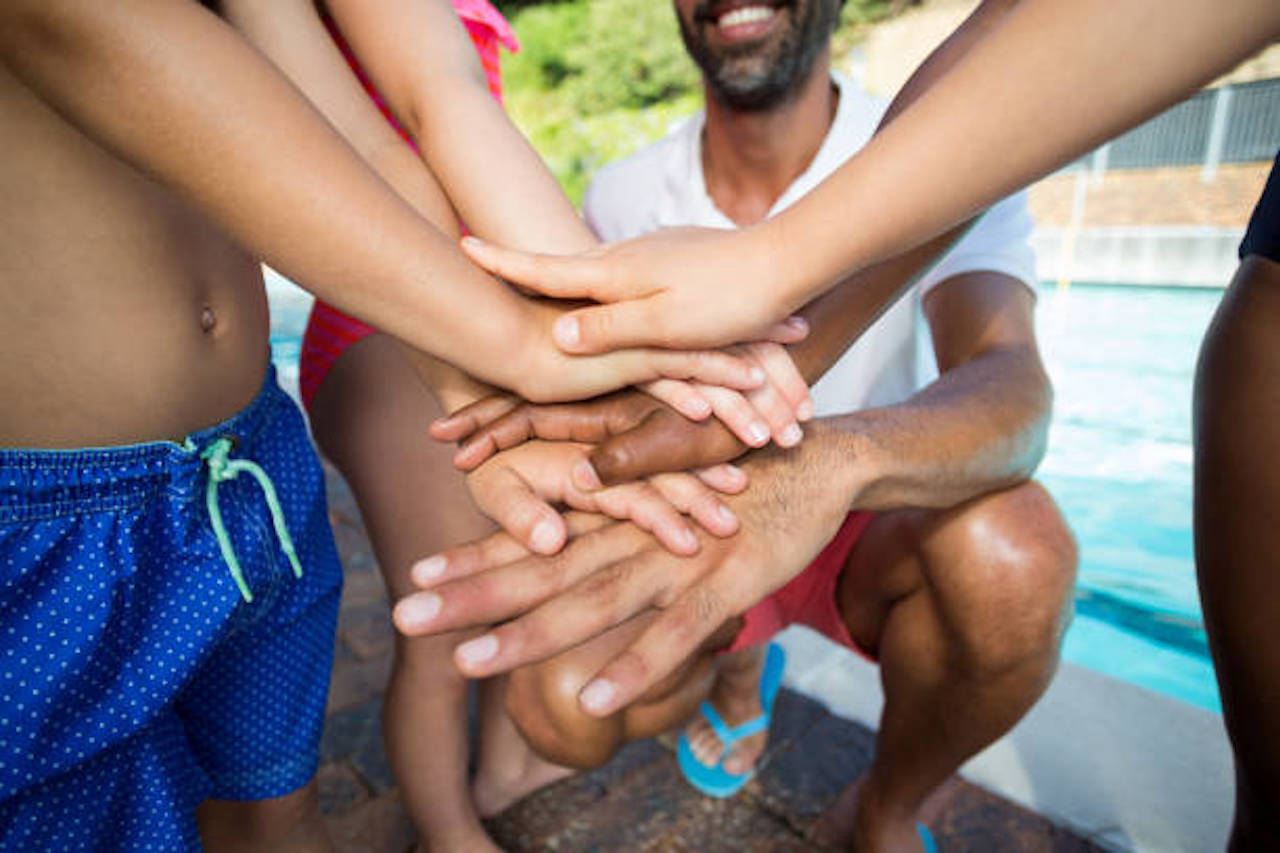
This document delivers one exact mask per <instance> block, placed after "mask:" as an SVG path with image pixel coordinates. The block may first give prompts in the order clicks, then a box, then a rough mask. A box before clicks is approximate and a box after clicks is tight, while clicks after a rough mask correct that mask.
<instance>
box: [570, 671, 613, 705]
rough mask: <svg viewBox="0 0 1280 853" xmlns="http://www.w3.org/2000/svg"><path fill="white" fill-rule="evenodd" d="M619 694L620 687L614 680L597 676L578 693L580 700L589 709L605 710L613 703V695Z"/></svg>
mask: <svg viewBox="0 0 1280 853" xmlns="http://www.w3.org/2000/svg"><path fill="white" fill-rule="evenodd" d="M617 695H618V688H617V686H616V685H615V684H614V683H613V682H612V681H609V680H607V679H604V678H597V679H596V680H595V681H593V682H591V683H590V684H588V685H587V686H586V687H585V688H583V691H582V692H581V693H580V694H578V701H579V702H581V703H582V707H584V708H586V709H587V710H588V711H604V710H607V709H608V708H609V705H610V704H612V703H613V697H615V696H617Z"/></svg>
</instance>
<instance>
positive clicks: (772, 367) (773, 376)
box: [641, 342, 813, 447]
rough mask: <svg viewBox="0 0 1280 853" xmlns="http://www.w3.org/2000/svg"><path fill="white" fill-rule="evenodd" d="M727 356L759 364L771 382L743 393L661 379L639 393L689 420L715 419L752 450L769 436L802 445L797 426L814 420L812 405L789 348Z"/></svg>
mask: <svg viewBox="0 0 1280 853" xmlns="http://www.w3.org/2000/svg"><path fill="white" fill-rule="evenodd" d="M729 351H730V352H733V353H735V354H739V355H743V356H745V357H747V358H750V359H751V360H752V361H753V362H755V364H756V365H758V366H759V367H760V368H761V369H762V370H763V371H764V372H765V375H766V376H767V377H768V379H767V381H766V382H765V384H763V385H761V386H760V387H759V388H756V389H755V390H753V391H746V392H739V391H734V390H733V389H731V388H718V387H714V386H710V385H706V384H703V383H699V382H681V381H678V380H675V379H658V380H656V381H654V382H648V383H646V384H644V385H642V386H641V390H642V391H644V392H645V393H647V394H651V395H653V396H654V397H657V398H658V399H659V400H662V401H663V402H664V403H666V404H667V405H668V406H670V407H671V408H673V409H675V410H676V411H678V412H680V413H681V414H682V415H684V416H685V417H687V418H689V419H690V420H695V421H701V420H705V419H706V418H707V417H709V416H710V415H712V414H714V415H715V416H716V417H717V418H719V419H720V420H721V422H723V423H724V425H725V426H727V427H728V428H729V429H730V430H731V431H732V432H733V434H734V435H736V436H737V437H738V440H739V441H741V442H742V443H743V444H746V445H748V446H750V447H763V446H764V445H766V444H768V443H769V437H770V436H772V437H773V440H774V441H775V442H777V443H778V446H780V447H794V446H795V445H797V444H799V443H800V439H801V438H802V437H803V435H804V434H803V432H801V429H800V424H799V422H800V421H807V420H809V418H811V417H813V400H811V399H810V397H809V387H808V385H807V384H806V383H805V381H804V377H803V376H801V375H800V371H799V370H798V369H796V366H795V363H794V362H793V361H792V360H791V356H789V355H788V354H787V351H786V349H785V348H784V347H782V346H779V345H778V344H775V343H763V342H762V343H754V344H743V345H741V346H738V347H733V348H731V349H730V350H729Z"/></svg>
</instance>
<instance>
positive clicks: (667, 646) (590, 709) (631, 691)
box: [578, 582, 733, 717]
mask: <svg viewBox="0 0 1280 853" xmlns="http://www.w3.org/2000/svg"><path fill="white" fill-rule="evenodd" d="M732 615H733V614H732V613H731V612H730V610H729V608H728V606H727V605H726V603H725V601H724V599H723V598H722V597H720V596H719V595H718V594H717V593H716V590H715V587H714V586H713V585H711V584H710V583H707V582H703V583H699V584H696V585H694V586H693V587H690V588H689V589H688V590H686V591H685V592H684V593H682V594H681V595H680V596H679V597H677V598H676V600H675V601H674V602H673V603H672V605H671V606H670V607H668V608H666V609H665V610H663V611H662V613H661V615H659V616H658V618H657V619H655V620H653V623H652V624H650V625H649V627H647V628H646V629H645V630H644V632H643V633H641V634H640V636H639V637H637V638H636V640H635V641H634V642H633V643H632V644H631V645H630V646H629V647H628V648H627V649H625V650H624V651H623V652H622V653H621V654H619V655H618V656H617V657H615V658H614V659H613V660H611V661H609V663H607V664H605V666H604V668H603V669H601V670H600V671H599V672H598V673H597V674H596V677H595V678H593V679H592V680H591V681H590V682H588V683H587V685H586V686H585V687H583V688H582V692H580V693H579V694H578V702H579V703H580V704H581V705H582V708H583V710H585V711H586V712H587V713H588V714H591V715H593V716H597V717H605V716H608V715H609V714H612V713H614V712H615V711H617V710H618V709H619V708H623V707H626V705H627V704H629V703H630V702H633V701H635V699H637V698H639V697H640V696H642V695H644V693H645V691H647V690H649V688H651V687H652V686H653V685H654V684H657V683H658V682H659V681H661V680H662V679H663V678H666V677H667V676H669V675H670V674H671V673H672V672H674V671H675V669H676V667H678V666H680V665H681V664H682V663H683V662H684V661H685V660H687V659H688V658H689V656H690V655H692V654H694V653H695V652H696V651H697V650H698V648H699V647H700V646H701V645H702V644H703V642H705V641H706V639H707V638H708V637H709V636H711V634H712V632H714V631H715V630H716V629H717V628H718V627H720V625H721V624H723V623H724V621H725V620H726V619H728V618H729V617H730V616H732Z"/></svg>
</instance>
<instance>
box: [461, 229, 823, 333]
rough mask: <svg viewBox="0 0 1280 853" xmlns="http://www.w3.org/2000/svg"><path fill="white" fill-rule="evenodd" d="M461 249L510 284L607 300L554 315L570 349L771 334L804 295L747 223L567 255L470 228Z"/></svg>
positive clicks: (668, 232)
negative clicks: (792, 289) (509, 243)
mask: <svg viewBox="0 0 1280 853" xmlns="http://www.w3.org/2000/svg"><path fill="white" fill-rule="evenodd" d="M762 233H763V232H762ZM768 233H772V232H768ZM462 248H463V250H464V251H465V252H466V253H467V255H468V256H470V258H471V259H472V260H473V261H475V262H476V263H477V264H479V265H480V266H482V267H484V268H485V269H487V270H488V271H489V272H491V273H493V274H495V275H497V276H499V277H500V278H504V279H506V280H508V281H510V282H512V283H514V284H518V285H521V286H523V287H527V288H529V289H531V290H534V291H536V292H538V293H542V294H545V295H547V296H553V297H556V298H559V299H590V300H593V301H595V302H600V303H605V304H601V305H596V306H589V307H585V308H579V309H577V310H574V311H571V312H569V313H568V314H566V315H565V316H564V317H561V318H560V319H559V320H558V321H557V322H556V325H555V341H556V343H557V344H558V345H559V346H560V347H561V348H562V349H563V350H564V351H565V352H570V353H577V354H590V353H602V352H610V351H613V350H617V349H621V348H623V347H638V346H660V347H678V348H692V347H713V346H724V345H728V344H733V343H737V342H739V341H755V340H774V334H773V330H774V329H775V327H777V326H778V325H779V324H780V322H781V321H782V320H784V319H786V317H787V314H788V312H789V311H790V310H791V309H792V308H795V307H798V305H799V304H800V302H802V301H803V299H800V300H799V301H796V300H795V299H792V298H791V296H790V295H789V294H788V287H787V273H788V271H789V270H788V269H787V267H786V265H785V263H784V261H783V258H785V256H786V255H785V253H784V252H783V251H782V250H781V247H775V246H773V245H771V244H769V243H766V242H764V241H763V239H760V238H759V237H758V235H757V234H756V233H755V231H754V230H753V229H742V230H736V231H730V230H723V229H717V228H667V229H662V230H659V231H654V232H652V233H650V234H646V235H644V236H642V237H637V238H635V239H632V240H626V241H623V242H620V243H611V244H608V245H604V246H600V247H597V248H595V249H592V250H590V251H588V252H584V253H582V254H580V255H572V256H558V255H537V254H529V253H526V252H519V251H516V250H513V249H504V248H501V247H499V246H494V245H492V244H489V243H485V242H484V241H482V240H480V239H478V238H476V237H466V238H464V239H463V241H462ZM792 302H796V304H792ZM609 303H612V304H609Z"/></svg>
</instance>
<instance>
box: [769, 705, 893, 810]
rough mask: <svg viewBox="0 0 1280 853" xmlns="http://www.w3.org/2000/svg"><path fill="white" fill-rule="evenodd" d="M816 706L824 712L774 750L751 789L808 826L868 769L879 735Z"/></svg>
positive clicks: (773, 806) (772, 806)
mask: <svg viewBox="0 0 1280 853" xmlns="http://www.w3.org/2000/svg"><path fill="white" fill-rule="evenodd" d="M799 698H801V699H802V700H803V702H804V703H808V704H811V705H815V706H816V703H814V702H812V700H808V699H803V697H799ZM779 701H781V700H779ZM817 707H818V708H819V710H820V711H821V715H820V716H819V717H818V718H817V719H816V720H815V721H814V722H813V724H812V725H810V726H808V728H807V729H806V730H804V731H803V734H801V735H800V736H798V737H795V738H794V739H793V740H790V741H789V742H787V743H786V744H783V745H781V746H780V748H779V749H778V750H777V751H772V750H771V751H770V753H769V754H768V756H767V760H766V761H765V762H764V763H763V764H762V765H761V768H760V772H759V774H758V775H757V777H756V779H754V780H753V781H752V782H751V784H750V785H748V793H749V794H750V795H751V796H753V797H755V798H756V799H757V800H758V802H759V804H760V806H761V807H762V808H764V809H766V810H768V811H770V812H771V813H773V814H775V815H777V816H778V817H779V818H780V819H782V820H783V821H785V822H787V823H788V824H789V825H791V826H794V827H803V828H806V829H807V827H809V826H810V825H811V824H812V822H813V821H814V820H815V819H816V818H817V817H818V816H819V815H821V814H822V813H823V812H824V811H826V810H827V808H828V807H830V806H831V804H832V803H834V802H835V800H836V798H837V797H838V796H839V795H840V792H841V791H843V790H844V789H845V787H847V786H848V785H849V784H850V783H851V782H853V780H855V779H857V778H858V777H859V776H860V775H862V773H863V772H865V771H866V769H867V767H869V766H870V764H871V758H872V755H873V753H874V750H875V735H874V734H873V733H872V732H871V731H870V730H869V729H866V728H864V727H863V726H860V725H858V724H857V723H854V722H851V721H849V720H844V719H841V718H839V717H835V716H832V715H831V714H829V713H827V712H826V711H824V710H821V706H817Z"/></svg>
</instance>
